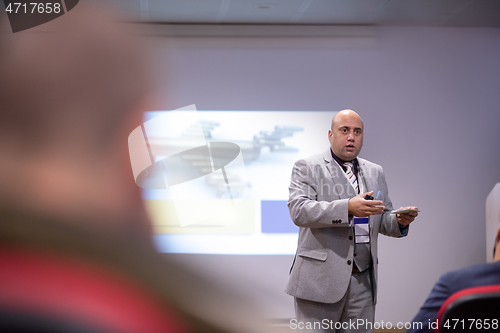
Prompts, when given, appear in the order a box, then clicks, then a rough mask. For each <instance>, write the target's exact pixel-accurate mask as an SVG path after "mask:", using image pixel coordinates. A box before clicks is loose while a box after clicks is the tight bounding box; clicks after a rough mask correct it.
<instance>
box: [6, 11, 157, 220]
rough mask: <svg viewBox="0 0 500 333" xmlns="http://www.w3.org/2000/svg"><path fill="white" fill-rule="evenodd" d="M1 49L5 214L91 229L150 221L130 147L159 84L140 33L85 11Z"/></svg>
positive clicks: (9, 38) (15, 36)
mask: <svg viewBox="0 0 500 333" xmlns="http://www.w3.org/2000/svg"><path fill="white" fill-rule="evenodd" d="M3 23H5V22H3ZM0 49H1V50H2V52H0V117H1V121H0V154H1V155H2V158H1V161H0V205H3V206H9V207H17V206H22V209H32V210H33V212H37V213H43V214H47V215H54V216H56V215H57V217H60V218H64V217H66V216H68V215H79V216H82V217H87V218H88V220H91V219H92V216H93V215H100V216H106V215H110V216H112V215H114V216H115V217H117V216H120V215H121V216H123V217H128V219H129V220H130V214H131V213H132V212H134V211H135V212H136V213H135V214H138V215H144V213H143V210H142V208H141V207H140V205H141V202H140V193H139V190H138V188H137V187H136V186H135V183H134V180H133V177H132V173H131V169H130V161H129V159H128V150H127V137H128V134H129V133H130V132H131V131H132V130H133V129H134V128H135V127H137V126H138V124H140V123H141V117H142V112H141V111H144V110H143V108H144V106H145V104H146V101H147V97H148V93H149V91H150V90H151V88H152V84H151V76H150V70H149V67H148V61H147V55H145V54H144V52H145V47H144V45H142V44H141V43H140V42H139V40H138V39H137V38H135V37H134V32H133V31H132V30H130V27H129V26H127V27H126V26H125V25H124V24H119V23H117V22H116V21H112V20H110V19H108V18H107V16H105V15H103V14H101V13H100V12H97V11H93V10H91V9H88V8H86V6H84V5H82V4H81V5H79V6H78V7H77V8H75V9H74V10H72V11H70V12H68V13H66V14H65V15H63V16H61V17H59V18H57V19H55V20H53V21H50V22H48V23H45V24H43V25H41V26H38V27H35V28H32V29H29V30H25V31H22V32H18V33H11V32H3V33H0ZM137 212H139V213H137ZM136 219H138V220H143V221H144V220H145V219H144V217H139V216H137V218H136ZM115 220H116V219H115ZM103 227H104V226H103Z"/></svg>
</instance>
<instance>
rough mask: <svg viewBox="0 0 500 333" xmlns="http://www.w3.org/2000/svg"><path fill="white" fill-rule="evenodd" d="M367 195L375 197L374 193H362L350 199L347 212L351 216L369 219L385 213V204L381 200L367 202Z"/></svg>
mask: <svg viewBox="0 0 500 333" xmlns="http://www.w3.org/2000/svg"><path fill="white" fill-rule="evenodd" d="M366 195H373V191H370V192H366V193H361V194H358V195H357V196H355V197H354V198H351V199H349V203H348V206H347V210H348V212H349V215H353V216H356V217H367V216H370V215H378V214H382V213H383V212H384V209H385V207H384V206H381V205H383V204H384V202H383V201H380V200H366V199H365V196H366Z"/></svg>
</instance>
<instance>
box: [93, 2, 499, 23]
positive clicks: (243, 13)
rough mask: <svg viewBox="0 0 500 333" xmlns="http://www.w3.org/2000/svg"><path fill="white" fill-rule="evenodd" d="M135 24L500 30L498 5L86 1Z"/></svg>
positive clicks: (454, 3)
mask: <svg viewBox="0 0 500 333" xmlns="http://www.w3.org/2000/svg"><path fill="white" fill-rule="evenodd" d="M87 2H88V3H91V4H94V5H96V6H107V7H110V8H111V9H112V10H114V11H117V12H120V13H123V12H125V13H127V14H128V15H129V17H130V20H132V21H141V22H156V23H186V24H286V25H297V24H328V25H361V24H363V25H364V24H370V25H411V26H418V25H424V26H466V27H500V0H87Z"/></svg>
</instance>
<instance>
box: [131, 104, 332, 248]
mask: <svg viewBox="0 0 500 333" xmlns="http://www.w3.org/2000/svg"><path fill="white" fill-rule="evenodd" d="M333 115H334V112H283V111H281V112H276V111H272V112H271V111H269V112H264V111H196V109H195V107H194V106H190V107H186V108H183V109H180V110H175V111H169V112H163V111H155V112H148V113H146V114H145V122H144V125H143V126H142V129H141V128H138V129H136V133H135V134H134V133H133V134H134V135H135V136H136V138H137V139H138V140H139V139H140V140H142V141H144V145H145V146H147V147H148V151H149V155H150V156H149V157H146V156H145V157H144V159H145V160H148V159H149V160H148V161H147V162H144V165H143V166H141V167H140V168H138V167H136V168H135V169H136V170H137V171H134V173H135V174H134V176H135V177H136V182H137V184H138V185H139V186H141V187H142V188H143V198H144V201H145V204H146V207H147V209H148V212H149V214H150V216H151V218H152V220H153V222H154V226H155V229H156V236H155V242H156V244H157V246H158V249H159V250H160V251H162V252H170V253H206V254H294V253H295V250H296V247H297V237H298V234H297V233H298V227H296V226H295V225H294V224H293V222H292V221H291V218H290V215H289V212H288V207H287V205H286V202H287V200H288V186H289V183H290V176H291V172H292V167H293V163H294V162H295V161H296V160H298V159H300V158H302V157H306V156H309V155H312V154H317V153H321V152H323V151H324V150H325V149H327V147H328V145H329V143H328V138H327V132H328V129H329V128H330V122H331V119H332V117H333ZM131 137H133V135H132V134H131ZM129 140H130V139H129Z"/></svg>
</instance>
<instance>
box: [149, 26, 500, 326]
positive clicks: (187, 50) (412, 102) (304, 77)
mask: <svg viewBox="0 0 500 333" xmlns="http://www.w3.org/2000/svg"><path fill="white" fill-rule="evenodd" d="M286 38H287V39H286V46H284V47H280V46H279V45H281V44H280V38H275V39H274V40H272V42H270V41H269V39H268V38H265V37H258V38H252V39H251V40H250V39H249V40H248V43H246V42H242V41H241V40H239V41H236V40H235V39H234V38H225V39H224V38H211V39H206V40H205V41H204V42H203V43H201V42H200V43H199V44H197V42H196V39H190V38H177V39H176V40H175V41H174V42H173V43H167V42H168V41H167V38H160V37H156V38H154V40H155V45H156V46H157V53H156V54H157V56H158V58H159V59H160V61H161V62H162V66H161V67H160V68H159V69H158V73H159V74H160V76H161V80H160V81H161V89H160V92H161V94H160V97H159V98H158V100H157V105H156V108H158V109H175V108H179V107H182V106H186V105H189V104H193V103H194V104H196V106H197V108H198V109H199V110H301V111H303V110H317V111H326V110H334V111H338V110H341V109H344V108H352V109H354V110H356V111H358V113H359V114H360V115H361V116H362V118H363V120H364V123H365V146H364V148H363V150H362V152H361V156H362V157H364V158H367V159H369V160H372V161H374V162H376V163H379V164H381V165H382V166H383V167H384V169H385V172H386V176H387V182H388V185H389V189H390V195H391V199H392V201H393V203H394V206H396V207H399V206H403V205H417V206H419V208H421V210H422V213H421V214H420V216H419V217H418V219H417V220H416V221H415V223H414V224H413V225H412V226H411V230H410V233H409V236H408V237H407V238H404V239H390V238H387V237H383V236H381V237H380V241H379V243H380V249H379V254H380V266H379V268H380V285H379V287H380V288H379V303H378V307H377V321H380V320H384V321H392V322H394V323H396V322H398V321H403V322H404V321H409V320H411V319H412V317H413V315H414V314H415V313H416V311H417V310H418V308H419V306H420V305H421V304H422V302H423V301H424V299H425V298H426V296H427V295H428V293H429V291H430V288H431V287H432V285H433V284H434V282H435V281H436V280H437V278H438V277H439V275H440V274H442V273H444V272H445V271H448V270H452V269H458V268H461V267H464V266H468V265H472V264H477V263H483V262H485V256H484V248H485V199H486V196H487V195H488V193H489V192H490V191H491V189H492V187H493V186H494V184H495V183H497V182H498V181H500V167H499V166H500V153H499V150H500V145H499V144H500V130H499V125H500V29H495V28H492V29H483V28H438V27H433V28H429V27H425V28H423V27H378V28H375V38H376V46H375V47H373V46H368V47H360V48H357V47H334V45H335V43H336V37H331V38H323V39H318V40H317V41H315V44H313V45H311V44H310V43H309V42H306V40H305V39H301V38H295V39H294V38H293V37H286ZM290 38H291V39H290ZM337 39H338V38H337ZM281 41H285V37H282V38H281ZM291 41H293V43H291ZM245 45H246V46H245ZM273 45H276V46H273ZM235 130H237V128H235ZM327 147H328V141H327V139H326V133H325V145H324V147H322V148H321V150H322V149H326V148H327ZM179 258H181V259H182V260H185V261H187V262H190V263H193V264H194V265H198V266H200V267H202V268H204V269H207V271H209V274H213V275H214V276H217V277H218V278H220V279H225V280H227V281H229V282H230V281H232V282H234V283H235V284H236V285H237V286H240V287H242V288H245V290H247V291H246V292H248V293H249V295H250V294H251V295H254V296H255V297H254V298H255V300H257V301H260V302H263V303H264V302H265V303H266V304H274V303H276V306H273V309H274V310H272V311H271V312H270V317H273V318H287V317H288V318H290V317H292V316H293V305H292V304H293V302H292V298H291V297H289V296H287V295H285V294H284V293H283V292H282V290H283V287H284V284H285V282H286V279H287V276H288V269H289V266H290V264H291V261H292V257H291V256H265V257H251V256H249V257H224V256H203V255H200V256H193V255H179ZM245 278H248V279H245ZM229 282H228V283H229ZM250 286H253V287H255V288H256V289H252V288H250ZM261 296H262V297H261ZM273 302H274V303H273Z"/></svg>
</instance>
